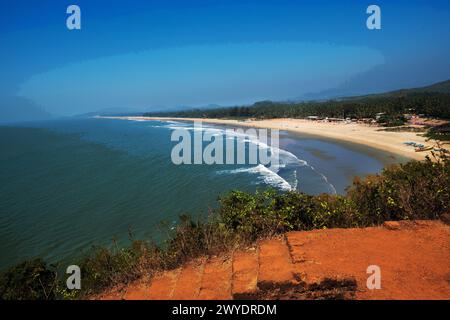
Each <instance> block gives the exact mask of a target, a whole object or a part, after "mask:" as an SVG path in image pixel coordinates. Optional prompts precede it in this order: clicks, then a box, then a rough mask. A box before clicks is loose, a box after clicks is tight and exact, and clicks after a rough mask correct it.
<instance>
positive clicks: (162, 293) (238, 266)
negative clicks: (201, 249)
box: [95, 221, 450, 300]
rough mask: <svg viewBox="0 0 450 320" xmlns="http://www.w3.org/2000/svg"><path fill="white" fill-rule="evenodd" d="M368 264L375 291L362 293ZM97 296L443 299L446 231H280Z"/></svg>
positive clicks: (408, 226) (447, 286)
mask: <svg viewBox="0 0 450 320" xmlns="http://www.w3.org/2000/svg"><path fill="white" fill-rule="evenodd" d="M369 265H377V266H379V267H380V270H381V289H373V290H369V289H368V288H367V286H366V281H367V278H368V277H369V276H370V274H367V273H366V270H367V267H368V266H369ZM95 298H96V299H125V300H131V299H164V300H166V299H233V298H234V299H242V298H244V299H245V298H246V299H318V298H320V299H335V298H347V299H450V226H447V225H445V224H444V223H442V222H441V221H414V222H406V221H400V222H386V223H385V224H384V225H383V226H380V227H371V228H354V229H326V230H313V231H298V232H289V233H286V234H285V235H284V236H283V237H279V238H274V239H269V240H264V241H260V242H259V243H258V244H257V246H255V248H250V249H248V250H242V251H237V252H234V253H233V254H231V255H227V256H223V257H213V258H210V259H198V260H196V261H193V262H191V263H188V264H186V265H184V266H183V267H181V268H178V269H176V270H171V271H166V272H163V273H160V274H158V275H156V276H154V277H153V278H152V279H149V280H140V281H137V282H135V283H133V284H130V285H128V286H126V287H124V288H121V289H117V288H116V289H115V290H112V291H110V292H108V293H105V294H103V295H100V296H97V297H95Z"/></svg>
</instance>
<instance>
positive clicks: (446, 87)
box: [341, 80, 450, 100]
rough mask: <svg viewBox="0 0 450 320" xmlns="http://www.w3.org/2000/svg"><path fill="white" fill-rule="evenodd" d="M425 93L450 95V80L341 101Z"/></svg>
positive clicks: (345, 98) (346, 98)
mask: <svg viewBox="0 0 450 320" xmlns="http://www.w3.org/2000/svg"><path fill="white" fill-rule="evenodd" d="M425 92H433V93H450V80H446V81H442V82H437V83H435V84H432V85H429V86H425V87H419V88H411V89H399V90H394V91H389V92H384V93H375V94H368V95H362V96H353V97H344V98H341V99H342V100H349V99H361V98H388V97H403V96H407V95H410V94H414V93H425Z"/></svg>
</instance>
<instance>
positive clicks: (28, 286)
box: [0, 259, 58, 300]
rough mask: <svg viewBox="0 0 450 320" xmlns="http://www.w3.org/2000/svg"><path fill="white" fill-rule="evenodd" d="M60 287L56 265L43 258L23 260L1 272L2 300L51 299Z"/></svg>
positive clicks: (0, 295)
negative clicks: (48, 264)
mask: <svg viewBox="0 0 450 320" xmlns="http://www.w3.org/2000/svg"><path fill="white" fill-rule="evenodd" d="M57 288H58V281H57V273H56V271H55V267H54V266H50V267H48V266H47V264H46V263H45V262H44V261H42V259H34V260H29V261H25V262H22V263H20V264H18V265H16V266H14V267H12V268H10V269H8V270H6V271H4V272H2V273H1V274H0V299H1V300H36V299H38V300H49V299H54V298H55V297H56V292H57Z"/></svg>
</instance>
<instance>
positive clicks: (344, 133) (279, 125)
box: [102, 116, 433, 160]
mask: <svg viewBox="0 0 450 320" xmlns="http://www.w3.org/2000/svg"><path fill="white" fill-rule="evenodd" d="M102 118H110V119H123V120H149V121H150V120H161V121H165V120H172V121H202V122H205V123H213V124H223V125H232V126H233V125H235V126H246V127H254V128H266V129H278V130H286V131H291V132H297V133H303V134H308V135H313V136H319V137H324V138H329V139H335V140H340V141H346V142H351V143H356V144H360V145H364V146H368V147H371V148H374V149H378V150H382V151H388V152H391V153H394V154H397V155H400V156H403V157H406V158H410V159H415V160H423V159H425V156H426V155H429V154H430V152H415V150H414V148H413V147H410V146H407V145H405V144H404V142H407V141H414V142H417V143H421V144H424V145H432V144H433V143H430V142H428V141H426V138H425V137H423V136H419V135H417V133H415V132H393V131H380V129H381V128H380V127H377V126H368V125H363V124H358V123H348V124H347V123H330V122H317V121H311V120H304V119H290V118H284V119H281V118H280V119H268V120H231V119H211V118H170V117H169V118H165V117H143V116H138V117H102Z"/></svg>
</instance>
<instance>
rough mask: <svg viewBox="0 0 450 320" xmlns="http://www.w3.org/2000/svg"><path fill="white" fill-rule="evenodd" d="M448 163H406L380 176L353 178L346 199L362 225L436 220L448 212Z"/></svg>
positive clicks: (449, 198)
mask: <svg viewBox="0 0 450 320" xmlns="http://www.w3.org/2000/svg"><path fill="white" fill-rule="evenodd" d="M449 190H450V161H449V160H448V159H447V158H443V159H441V160H438V161H432V160H431V159H430V158H427V159H426V160H425V161H421V162H419V161H410V162H408V163H406V164H401V165H395V166H392V167H389V168H386V169H384V170H383V172H382V174H379V175H375V176H369V177H367V178H366V179H364V180H361V179H355V181H354V183H353V185H352V186H351V187H350V188H349V189H348V191H347V195H348V198H349V199H350V200H351V201H352V202H353V203H355V204H356V207H357V210H358V211H359V212H360V213H361V214H362V216H363V219H364V223H363V224H378V223H382V222H383V221H386V220H402V219H403V220H413V219H437V218H439V216H440V215H441V214H442V213H444V212H447V211H448V210H449V209H450V193H449Z"/></svg>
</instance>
